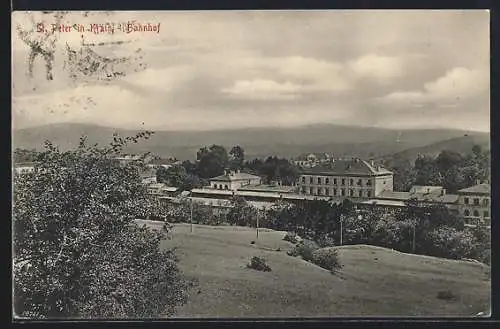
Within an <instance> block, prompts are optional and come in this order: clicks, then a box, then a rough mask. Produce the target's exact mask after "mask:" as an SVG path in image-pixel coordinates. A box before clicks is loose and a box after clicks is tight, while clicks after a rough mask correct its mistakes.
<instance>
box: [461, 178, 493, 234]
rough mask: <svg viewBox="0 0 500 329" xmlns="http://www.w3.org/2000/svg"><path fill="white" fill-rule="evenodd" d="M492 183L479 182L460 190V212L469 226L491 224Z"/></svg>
mask: <svg viewBox="0 0 500 329" xmlns="http://www.w3.org/2000/svg"><path fill="white" fill-rule="evenodd" d="M490 203H491V188H490V184H486V183H483V184H477V185H474V186H471V187H468V188H464V189H461V190H459V191H458V212H459V214H460V215H461V216H462V218H463V219H464V220H465V223H466V224H467V225H469V226H475V225H478V224H485V225H490V220H491V215H490V209H491V205H490Z"/></svg>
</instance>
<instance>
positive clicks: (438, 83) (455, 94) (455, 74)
mask: <svg viewBox="0 0 500 329" xmlns="http://www.w3.org/2000/svg"><path fill="white" fill-rule="evenodd" d="M488 89H489V74H488V72H487V71H483V70H479V69H467V68H463V67H456V68H454V69H452V70H450V71H448V72H447V73H446V74H445V75H444V76H442V77H440V78H438V79H437V80H435V81H431V82H428V83H425V84H424V86H423V90H420V91H419V90H412V91H395V92H392V93H390V94H388V95H386V96H384V97H381V98H379V100H380V101H383V102H385V103H396V104H399V103H408V104H415V103H416V104H421V103H429V102H438V103H441V104H440V106H442V107H456V106H457V103H460V101H461V100H462V99H467V98H472V97H476V96H478V95H481V94H482V93H484V92H486V91H488Z"/></svg>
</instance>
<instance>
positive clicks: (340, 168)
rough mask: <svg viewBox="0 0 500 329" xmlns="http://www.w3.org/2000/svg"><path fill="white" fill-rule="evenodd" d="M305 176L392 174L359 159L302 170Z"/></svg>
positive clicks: (336, 161) (339, 161)
mask: <svg viewBox="0 0 500 329" xmlns="http://www.w3.org/2000/svg"><path fill="white" fill-rule="evenodd" d="M304 173H305V174H325V175H344V174H348V175H349V174H350V175H381V174H392V172H390V171H389V170H387V169H385V168H382V167H380V166H372V165H371V164H369V163H368V162H367V161H364V160H361V159H351V160H335V161H333V162H331V163H328V164H323V165H319V166H315V167H312V168H308V169H305V170H304Z"/></svg>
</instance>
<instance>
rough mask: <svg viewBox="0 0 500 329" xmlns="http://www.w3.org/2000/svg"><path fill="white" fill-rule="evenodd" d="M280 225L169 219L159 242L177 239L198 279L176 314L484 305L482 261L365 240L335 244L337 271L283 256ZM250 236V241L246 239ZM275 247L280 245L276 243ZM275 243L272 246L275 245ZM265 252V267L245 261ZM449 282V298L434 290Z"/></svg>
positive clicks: (437, 310) (473, 308)
mask: <svg viewBox="0 0 500 329" xmlns="http://www.w3.org/2000/svg"><path fill="white" fill-rule="evenodd" d="M283 235H284V232H277V231H272V230H261V231H259V238H258V239H256V231H255V229H251V228H245V227H228V226H219V227H212V226H203V225H194V230H193V233H191V232H190V226H189V225H187V224H178V225H175V228H174V231H173V233H172V237H171V239H170V240H167V241H165V242H164V245H163V247H165V248H171V247H177V248H178V249H177V252H178V255H179V257H180V266H181V269H182V270H183V271H184V273H185V274H186V275H187V276H189V277H193V278H195V279H196V280H197V281H198V286H196V287H195V288H193V290H192V291H191V293H190V296H189V301H188V303H187V304H186V305H184V306H182V307H180V308H179V309H178V312H177V314H176V317H313V316H322V317H332V316H346V317H348V316H429V317H432V316H474V315H475V314H477V313H479V312H484V313H486V314H489V311H490V289H491V288H490V278H489V274H488V270H487V267H486V266H485V265H482V264H476V263H469V262H461V261H453V260H446V259H439V258H434V257H426V256H416V255H409V254H404V253H400V252H397V251H392V250H390V249H385V248H379V247H372V246H361V245H360V246H344V247H339V255H340V257H341V262H342V263H343V265H344V267H343V269H342V270H341V273H340V274H338V275H332V274H330V273H329V272H328V271H326V270H324V269H322V268H320V267H318V266H315V265H313V264H310V263H307V262H305V261H303V260H301V259H300V258H295V257H291V256H288V255H287V254H286V251H287V250H289V249H291V248H292V244H290V243H288V242H285V241H283V240H282V238H283ZM252 240H254V241H256V243H255V244H251V243H250V242H251V241H252ZM278 248H279V249H278ZM278 250H279V251H278ZM252 256H260V257H264V258H265V259H266V260H267V262H268V264H269V265H270V266H271V268H272V271H271V272H259V271H256V270H252V269H249V268H246V264H247V263H248V261H249V259H250V258H251V257H252ZM446 290H449V291H451V292H452V293H453V295H455V298H454V299H452V300H442V299H439V298H437V294H438V292H439V291H446Z"/></svg>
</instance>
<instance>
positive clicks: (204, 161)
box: [156, 145, 299, 190]
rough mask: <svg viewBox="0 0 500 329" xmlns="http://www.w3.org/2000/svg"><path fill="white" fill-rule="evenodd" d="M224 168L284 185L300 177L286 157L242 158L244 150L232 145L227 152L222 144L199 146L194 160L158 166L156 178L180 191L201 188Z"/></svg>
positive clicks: (222, 172)
mask: <svg viewBox="0 0 500 329" xmlns="http://www.w3.org/2000/svg"><path fill="white" fill-rule="evenodd" d="M225 169H230V170H244V171H245V172H248V173H252V174H255V175H257V176H261V177H262V178H263V181H264V183H267V184H269V183H272V182H276V181H280V182H281V183H282V184H284V185H292V184H294V183H295V181H296V180H297V178H298V176H299V169H298V168H297V167H296V166H295V165H293V164H292V163H291V162H290V161H289V160H287V159H283V158H278V157H275V156H270V157H268V158H266V159H265V160H261V159H252V160H245V151H244V149H243V148H242V147H241V146H239V145H236V146H233V147H232V148H231V150H230V151H229V152H227V150H226V149H225V148H224V147H223V146H221V145H212V146H210V147H202V148H200V149H199V150H198V152H197V154H196V161H195V162H194V163H193V162H191V161H189V160H186V161H184V162H182V164H180V165H173V166H171V167H169V168H168V169H166V168H164V167H160V168H159V169H158V171H157V176H156V177H157V181H158V182H161V183H166V184H168V185H170V186H175V187H180V188H181V189H183V190H191V189H192V188H197V187H201V186H203V185H207V184H208V179H209V178H213V177H216V176H219V175H222V174H224V170H225Z"/></svg>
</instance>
